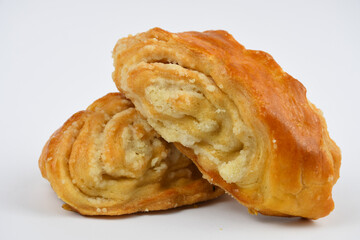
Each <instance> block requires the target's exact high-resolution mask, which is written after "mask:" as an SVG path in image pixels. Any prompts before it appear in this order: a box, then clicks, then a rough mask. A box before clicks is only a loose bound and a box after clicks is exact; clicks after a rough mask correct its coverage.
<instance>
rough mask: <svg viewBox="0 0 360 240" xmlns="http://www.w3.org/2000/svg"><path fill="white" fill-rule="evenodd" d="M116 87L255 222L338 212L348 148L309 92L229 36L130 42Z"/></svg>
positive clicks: (117, 63)
mask: <svg viewBox="0 0 360 240" xmlns="http://www.w3.org/2000/svg"><path fill="white" fill-rule="evenodd" d="M113 59H114V67H115V71H114V72H113V79H114V82H115V83H116V85H117V87H118V89H120V90H121V91H122V92H124V94H125V95H126V97H127V98H129V99H130V100H131V101H132V102H133V103H134V105H135V107H136V109H137V110H138V111H140V113H141V114H142V115H143V116H144V117H145V118H146V119H147V121H148V122H149V124H150V125H151V126H152V127H153V128H154V129H155V130H156V131H157V132H158V133H159V134H160V135H161V136H162V137H163V138H164V139H165V140H166V141H167V142H173V143H175V146H176V147H177V148H178V149H179V150H180V151H181V152H182V153H184V154H185V155H187V156H188V157H189V158H191V159H192V160H193V161H194V162H195V164H196V165H197V166H198V168H199V170H200V171H201V172H202V173H203V174H204V177H205V178H206V179H208V180H209V181H210V182H211V183H213V184H216V185H218V186H220V187H222V188H223V189H225V190H226V191H227V192H229V193H230V194H231V195H232V196H234V197H235V198H236V199H237V200H238V201H239V202H240V203H242V204H244V205H245V206H246V207H248V209H249V212H250V213H254V214H256V213H257V212H260V213H263V214H265V215H275V216H301V217H305V218H311V219H317V218H320V217H324V216H326V215H328V214H329V213H330V212H331V211H332V210H333V208H334V203H333V199H332V193H331V192H332V187H333V185H334V184H335V182H336V181H337V179H338V177H339V168H340V159H341V155H340V149H339V148H338V147H337V145H336V144H335V143H334V141H332V140H331V138H330V137H329V134H328V131H327V126H326V122H325V119H324V117H323V115H322V113H321V111H320V110H319V109H317V108H316V107H315V106H314V105H313V104H311V103H310V102H309V101H308V100H307V97H306V89H305V87H304V86H303V85H302V84H301V83H300V82H299V81H297V80H296V79H294V78H293V77H291V76H290V75H289V74H287V73H286V72H284V71H283V70H282V68H281V67H280V66H279V65H278V64H277V63H276V62H275V61H274V59H273V58H272V57H271V56H270V55H269V54H267V53H265V52H262V51H254V50H248V49H246V48H244V47H243V46H242V45H240V44H239V43H238V42H237V41H236V40H235V39H234V38H233V37H232V36H231V35H230V34H229V33H227V32H226V31H206V32H183V33H170V32H167V31H165V30H162V29H159V28H154V29H151V30H149V31H147V32H144V33H140V34H137V35H135V36H129V37H127V38H123V39H120V40H119V41H118V42H117V44H116V46H115V48H114V51H113Z"/></svg>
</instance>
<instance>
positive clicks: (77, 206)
mask: <svg viewBox="0 0 360 240" xmlns="http://www.w3.org/2000/svg"><path fill="white" fill-rule="evenodd" d="M39 167H40V169H41V173H42V175H43V176H44V177H45V178H47V179H48V180H49V182H50V183H51V186H52V187H53V189H54V191H55V192H56V193H57V195H58V196H59V198H61V199H62V200H63V201H64V202H66V203H67V204H68V205H69V206H70V208H71V209H72V210H75V211H77V212H79V213H81V214H84V215H121V214H127V213H133V212H139V211H152V210H162V209H169V208H174V207H178V206H182V205H187V204H192V203H196V202H199V201H205V200H208V199H212V198H215V197H217V196H219V195H221V194H222V193H223V191H222V190H221V189H218V188H215V187H213V186H212V185H211V184H209V183H208V182H207V181H206V180H204V179H202V178H201V174H200V172H199V171H198V170H197V169H196V167H195V166H194V164H193V163H192V162H191V161H190V160H189V159H188V158H187V157H185V156H184V155H182V154H181V153H180V152H179V151H178V150H177V149H176V148H175V147H174V146H173V145H172V144H168V143H166V142H165V141H164V140H163V139H162V138H161V137H160V136H159V135H158V134H157V133H156V132H155V131H154V130H153V128H152V127H151V126H150V125H149V124H148V123H147V122H146V120H145V119H143V117H142V116H141V115H140V114H139V113H138V112H137V111H136V110H135V109H134V107H133V105H132V103H131V102H130V101H129V100H127V99H125V98H124V97H123V96H122V95H121V94H120V93H111V94H108V95H106V96H104V97H103V98H100V99H99V100H97V101H95V102H94V103H93V104H92V105H90V106H89V107H88V109H87V110H86V111H81V112H78V113H76V114H74V115H73V116H72V117H71V118H70V119H69V120H68V121H67V122H66V123H65V124H64V125H63V126H62V127H61V128H60V129H59V130H57V131H56V132H55V133H54V134H53V135H52V136H51V138H50V139H49V141H48V142H47V143H46V145H45V147H44V149H43V152H42V154H41V157H40V159H39Z"/></svg>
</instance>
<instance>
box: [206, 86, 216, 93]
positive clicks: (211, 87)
mask: <svg viewBox="0 0 360 240" xmlns="http://www.w3.org/2000/svg"><path fill="white" fill-rule="evenodd" d="M206 89H207V90H208V91H209V92H214V91H215V89H216V88H215V86H214V85H208V86H207V87H206Z"/></svg>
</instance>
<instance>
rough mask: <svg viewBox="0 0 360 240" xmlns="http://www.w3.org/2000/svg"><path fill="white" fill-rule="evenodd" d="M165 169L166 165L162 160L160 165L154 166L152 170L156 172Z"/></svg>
mask: <svg viewBox="0 0 360 240" xmlns="http://www.w3.org/2000/svg"><path fill="white" fill-rule="evenodd" d="M165 169H167V165H166V163H164V162H163V163H161V164H160V166H158V167H155V168H154V170H155V171H156V172H160V171H162V170H165Z"/></svg>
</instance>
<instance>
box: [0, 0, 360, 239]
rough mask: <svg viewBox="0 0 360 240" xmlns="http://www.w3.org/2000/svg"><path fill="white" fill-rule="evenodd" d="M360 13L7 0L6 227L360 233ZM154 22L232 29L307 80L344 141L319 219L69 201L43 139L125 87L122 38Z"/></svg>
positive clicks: (23, 230)
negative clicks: (44, 170)
mask: <svg viewBox="0 0 360 240" xmlns="http://www.w3.org/2000/svg"><path fill="white" fill-rule="evenodd" d="M359 15H360V2H359V1H299V2H297V3H296V2H291V3H290V1H251V3H250V1H249V2H247V3H246V2H240V1H232V2H231V1H224V0H221V1H211V2H210V1H195V0H192V1H173V2H171V1H157V2H155V1H147V2H136V1H130V0H129V1H127V2H123V3H121V2H120V1H104V3H101V2H96V3H95V2H92V1H76V2H75V1H57V2H54V1H28V2H25V1H4V0H0V109H1V117H0V126H1V134H0V146H1V147H0V154H1V157H2V160H1V168H0V189H1V197H0V212H1V214H0V239H25V237H26V238H27V239H35V238H36V239H80V238H82V239H107V238H113V239H133V238H139V237H142V238H146V239H153V238H155V237H156V238H158V239H186V238H188V239H193V238H198V239H215V238H219V239H226V238H229V239H230V238H236V239H247V238H248V237H251V238H264V239H265V238H266V239H273V238H274V239H275V238H276V239H282V238H284V239H285V238H286V239H288V238H297V239H316V238H317V239H320V238H321V239H338V238H340V237H342V238H346V239H359V236H360V231H359V228H360V221H359V219H360V215H359V213H360V208H359V203H358V202H359V199H360V193H359V189H360V186H359V185H360V177H359V175H358V172H359V168H360V159H359V154H358V152H359V148H360V147H359V144H360V141H359V137H358V136H359V134H360V131H359V122H360V114H359V106H358V105H359V103H360V97H359V95H360V93H359V88H360V79H359V76H360V64H359V63H360V60H359V55H360V48H359V45H360V44H359V43H360V17H359ZM155 26H159V27H163V28H164V29H167V30H169V31H173V32H178V31H186V30H199V31H202V30H207V29H225V30H228V31H229V32H230V33H232V34H233V35H234V36H235V38H236V39H237V40H238V41H239V42H241V43H242V44H244V45H245V46H246V47H247V48H251V49H260V50H264V51H267V52H269V53H270V54H272V55H273V56H274V58H275V59H276V60H277V61H278V62H279V64H280V65H281V66H282V67H283V68H284V69H285V71H287V72H288V73H290V74H291V75H292V76H294V77H295V78H297V79H299V80H300V81H301V82H302V83H303V84H304V85H305V86H306V88H307V89H308V97H309V99H310V100H311V101H312V102H314V103H315V104H316V105H317V106H318V107H320V108H321V109H322V110H323V112H324V114H325V117H326V119H327V123H328V127H329V131H330V135H331V137H332V138H333V139H335V141H336V142H337V143H338V145H339V146H340V147H341V149H342V154H343V160H342V167H341V178H340V180H339V181H338V183H337V184H336V185H335V188H334V191H333V195H334V199H335V204H336V209H335V210H334V212H332V213H331V214H330V215H329V216H328V217H326V218H323V219H320V220H317V221H306V220H302V219H298V218H293V219H287V218H275V217H265V216H257V217H256V216H251V215H249V214H248V213H247V210H246V209H245V208H244V207H242V206H241V205H240V204H238V203H237V202H235V201H234V200H233V199H231V198H229V197H222V198H220V199H219V200H215V201H212V202H210V203H207V204H203V205H199V208H186V209H183V210H181V211H178V210H172V211H166V212H158V213H149V214H139V215H131V216H125V217H119V218H89V217H82V216H80V215H78V214H75V213H71V212H67V211H65V210H62V208H61V205H62V203H61V201H60V200H58V199H57V198H56V196H55V194H54V192H53V191H52V189H51V188H50V186H49V184H48V182H47V181H46V180H44V179H42V178H41V175H40V171H39V169H38V166H37V160H38V157H39V155H40V152H41V149H42V147H43V145H44V144H45V142H46V140H47V139H48V137H49V136H50V134H51V133H52V132H53V131H55V130H56V129H57V128H58V127H60V126H61V125H62V123H63V122H64V121H65V120H66V119H67V118H68V117H70V116H71V115H72V114H73V113H75V112H76V111H78V110H81V109H84V108H86V107H87V106H88V105H89V104H90V103H91V102H93V101H94V100H95V99H97V98H99V97H101V96H103V95H105V94H106V93H107V92H110V91H116V88H115V85H114V84H113V82H112V80H111V72H112V70H113V66H112V59H111V51H112V48H113V46H114V45H115V42H116V41H117V39H118V38H120V37H124V36H127V35H128V34H130V33H131V34H135V33H137V32H142V31H146V30H148V29H149V28H151V27H155ZM221 229H222V230H221ZM64 237H66V238H64Z"/></svg>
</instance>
